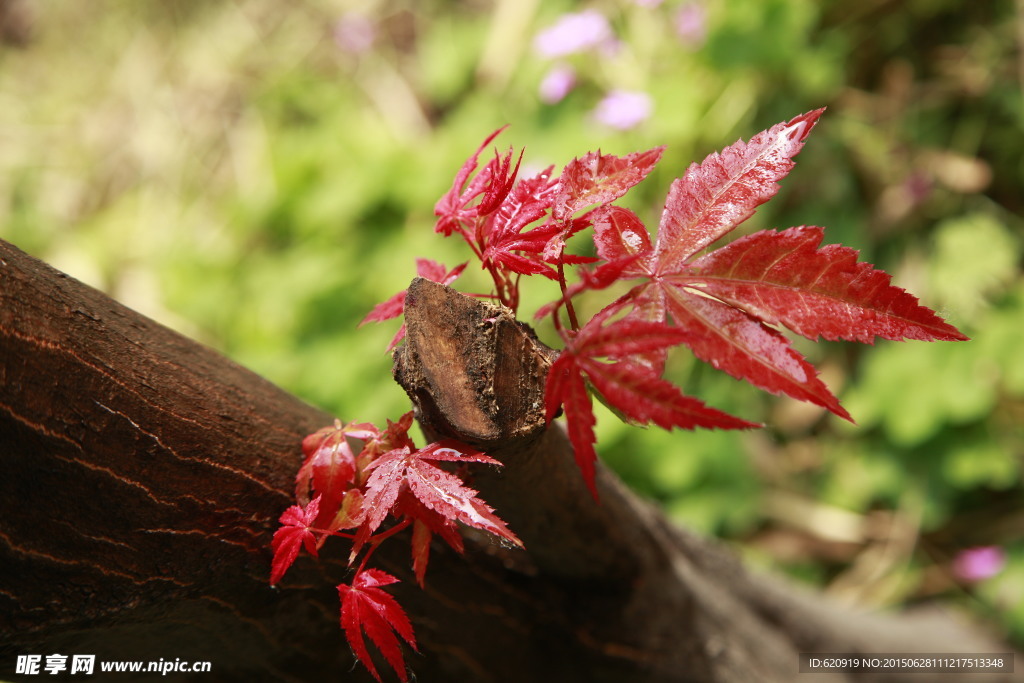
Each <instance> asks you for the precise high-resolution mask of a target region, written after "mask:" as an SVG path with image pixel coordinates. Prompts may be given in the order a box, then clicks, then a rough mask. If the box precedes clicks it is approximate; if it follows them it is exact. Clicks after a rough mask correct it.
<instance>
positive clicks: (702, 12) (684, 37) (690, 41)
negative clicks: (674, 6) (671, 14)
mask: <svg viewBox="0 0 1024 683" xmlns="http://www.w3.org/2000/svg"><path fill="white" fill-rule="evenodd" d="M675 29H676V35H677V36H679V40H680V41H682V42H683V43H684V44H685V45H689V46H691V47H697V46H700V45H703V44H704V40H705V39H706V38H707V32H708V27H707V10H706V9H705V8H704V5H702V4H700V3H699V2H690V3H687V4H685V5H683V6H682V7H680V8H679V9H678V10H677V11H676V16H675Z"/></svg>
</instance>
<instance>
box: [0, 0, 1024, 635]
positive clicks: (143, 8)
mask: <svg viewBox="0 0 1024 683" xmlns="http://www.w3.org/2000/svg"><path fill="white" fill-rule="evenodd" d="M650 5H656V6H650ZM0 7H3V8H4V9H3V12H2V13H0V16H2V17H4V18H3V20H2V21H0V40H2V41H3V43H2V45H0V237H2V238H3V239H6V240H9V241H11V242H13V243H15V244H16V245H17V246H19V247H21V248H22V249H25V250H27V251H29V252H30V253H33V254H35V255H38V256H40V257H42V258H44V259H46V260H48V261H49V262H51V263H53V264H54V265H55V266H57V267H59V268H61V269H63V270H65V271H67V272H69V273H71V274H72V275H74V276H76V277H78V278H80V279H83V280H85V281H87V282H89V283H91V284H94V285H96V286H98V287H100V288H102V289H104V290H106V291H108V292H110V293H111V294H112V295H113V296H115V297H116V298H118V299H120V300H122V301H124V302H125V303H127V304H128V305H130V306H132V307H134V308H136V309H138V310H140V311H142V312H144V313H147V314H148V315H151V316H153V317H155V318H157V319H158V320H161V321H162V322H165V323H166V324H169V325H171V326H172V327H175V328H178V329H180V330H182V331H183V332H185V333H186V334H188V335H190V336H193V337H196V338H198V339H200V340H202V341H205V342H206V343H208V344H210V345H212V346H214V347H216V348H218V349H221V350H223V351H224V352H225V353H226V354H227V355H229V356H231V357H232V358H234V359H236V360H237V361H239V362H241V363H243V364H245V365H247V366H249V367H251V368H253V369H254V370H256V371H257V372H259V373H261V374H263V375H265V376H267V377H268V378H270V379H271V380H273V381H275V382H277V383H279V384H281V385H282V386H284V387H286V388H288V389H289V390H291V391H293V392H295V393H297V394H298V395H300V396H302V397H304V398H305V399H306V400H308V401H310V402H312V403H315V404H317V405H320V406H322V407H324V408H326V409H328V410H330V411H332V412H335V413H336V414H338V415H339V416H341V417H343V418H345V419H354V418H358V419H360V420H372V421H376V422H383V421H384V420H385V418H387V417H397V416H398V415H399V414H401V413H402V412H404V411H405V410H407V409H408V402H407V399H406V397H405V396H404V394H403V392H402V391H401V390H400V389H399V388H398V387H397V385H395V384H394V383H393V382H392V381H391V379H390V359H389V358H388V357H387V356H386V355H385V353H384V349H385V347H386V346H387V343H388V341H389V340H390V338H391V336H392V334H393V333H394V331H395V329H396V328H397V323H395V324H392V325H379V326H378V325H373V326H368V327H364V328H361V329H357V325H358V323H359V321H360V320H361V318H362V317H363V316H364V315H365V314H366V312H367V311H369V309H370V308H371V307H372V306H373V305H374V304H376V303H377V302H379V301H382V300H383V299H385V298H387V297H388V296H390V295H391V294H392V293H394V292H396V291H399V290H401V289H403V288H404V287H405V286H406V285H407V284H408V281H409V279H410V278H411V277H412V275H413V273H414V259H415V258H416V257H417V256H426V257H429V258H433V259H435V260H440V261H442V262H444V263H446V264H447V265H449V266H452V265H455V264H456V263H459V262H461V261H463V260H466V259H467V258H468V256H469V254H468V253H467V252H466V250H464V249H463V248H462V247H461V245H460V244H458V243H456V242H455V241H445V240H442V239H441V238H440V237H438V236H436V235H434V234H433V232H432V230H431V226H432V223H433V221H432V218H433V215H432V208H433V204H434V202H435V201H436V199H437V198H438V197H439V196H440V195H441V194H442V193H443V192H444V191H445V190H446V189H447V186H448V185H449V184H450V182H451V178H452V176H453V174H454V172H455V171H456V169H457V168H458V167H459V165H460V164H461V162H462V161H463V160H464V159H465V158H466V157H467V156H468V155H469V154H470V153H471V152H472V150H473V149H475V148H476V146H477V144H478V143H479V141H480V140H481V139H483V138H484V137H485V136H486V135H487V134H488V133H490V132H491V131H493V130H494V129H496V128H498V127H499V126H501V125H504V124H506V123H510V124H512V125H511V127H510V129H509V130H508V131H507V132H506V133H504V134H503V136H502V138H501V139H499V142H500V143H501V144H502V145H507V144H511V145H515V146H516V147H517V148H518V147H522V146H525V147H526V148H527V151H526V157H525V160H524V163H525V164H526V165H527V166H528V167H529V168H542V167H543V166H545V165H547V164H556V165H561V164H564V163H565V162H566V161H568V160H569V159H571V158H572V157H573V156H576V155H580V154H583V153H585V152H587V151H589V150H592V149H597V148H600V149H602V150H603V151H606V152H611V153H618V154H624V153H628V152H631V151H635V150H639V149H646V148H650V147H653V146H655V145H661V144H666V145H668V150H667V152H666V154H665V157H664V160H663V161H662V162H661V164H660V166H659V168H658V169H657V170H656V171H655V172H654V173H653V174H652V175H651V177H650V178H649V179H648V180H647V181H646V182H645V183H643V184H642V185H641V186H640V187H638V188H636V190H635V191H634V192H633V193H631V195H630V196H629V197H628V198H626V200H625V203H626V204H627V205H628V206H630V207H631V208H633V209H634V210H636V211H637V212H638V213H639V214H640V215H641V216H642V217H644V218H645V219H647V220H648V222H649V224H656V222H657V216H658V212H659V210H660V205H661V201H662V199H663V197H664V193H665V192H666V190H667V188H668V185H669V183H670V182H671V180H672V178H674V177H676V176H678V175H680V174H681V173H682V172H683V170H684V169H685V168H686V166H687V165H688V164H689V163H690V162H692V161H696V160H699V159H701V158H703V157H704V156H705V155H706V154H708V153H710V152H711V151H714V150H717V149H720V148H722V147H724V146H725V145H727V144H729V143H731V142H733V141H735V140H736V139H737V138H740V137H744V138H748V137H750V136H751V135H753V134H754V133H756V132H758V131H760V130H762V129H764V128H766V127H768V126H770V125H772V124H773V123H776V122H778V121H781V120H784V119H788V118H790V117H792V116H794V115H796V114H799V113H802V112H804V111H807V110H809V109H813V108H816V107H819V106H823V105H827V106H828V107H829V110H828V112H827V113H826V114H825V116H824V117H823V119H822V122H821V124H820V125H819V126H818V128H816V130H815V132H814V135H813V136H812V137H811V138H810V140H809V142H808V145H807V147H806V148H805V150H804V151H803V152H802V153H801V155H800V157H799V158H798V160H797V162H798V163H797V166H796V169H795V170H794V172H793V173H792V174H791V176H790V177H789V178H788V179H787V181H786V182H785V183H784V184H783V189H782V191H781V192H780V194H779V195H778V196H777V197H776V198H775V199H774V200H773V201H772V202H771V203H769V204H767V205H765V206H764V207H762V208H761V209H760V210H759V211H758V213H757V214H756V215H755V216H754V217H753V218H752V219H751V220H750V221H749V223H748V225H746V226H744V228H743V229H742V230H741V231H738V232H749V231H752V230H755V229H760V228H765V227H788V226H790V225H799V224H821V225H825V226H826V227H827V232H826V235H827V238H826V239H827V240H828V241H832V242H840V243H843V244H847V245H850V246H853V247H856V248H858V249H860V250H862V257H863V258H864V259H865V260H868V261H871V262H873V263H876V264H878V265H879V266H880V267H883V268H885V269H886V270H888V271H889V272H891V273H893V274H894V279H895V282H896V283H897V284H899V285H901V286H904V287H906V288H908V289H910V290H911V291H913V292H914V293H915V294H916V295H918V296H920V297H921V298H922V299H923V301H924V302H925V303H926V304H928V305H930V306H932V307H934V308H936V309H937V310H939V311H940V312H941V313H942V314H943V315H944V316H946V317H947V318H949V319H950V320H951V321H952V322H953V323H955V324H957V325H959V326H961V328H962V329H963V330H964V331H965V332H966V333H967V334H969V335H970V336H972V337H973V341H971V342H968V343H962V344H947V343H943V344H923V343H915V342H908V343H905V344H904V343H891V342H880V343H879V344H877V346H876V347H875V348H867V347H855V345H850V344H828V343H823V344H819V345H813V344H805V343H804V342H802V341H799V342H798V348H800V349H801V350H802V351H803V352H804V353H806V354H807V355H808V356H809V357H810V358H811V359H812V360H813V361H814V362H815V363H816V364H818V366H819V367H820V368H822V371H823V377H824V378H825V380H826V381H827V383H828V384H829V385H830V386H832V387H833V388H834V389H835V390H836V391H837V392H839V395H840V397H841V398H842V399H843V401H844V404H845V405H846V406H847V408H848V409H849V410H850V412H851V413H852V414H853V416H854V418H855V419H856V420H857V425H856V426H853V425H848V424H845V423H841V421H839V420H835V419H832V418H828V417H825V416H823V415H822V414H821V411H819V410H817V409H815V408H810V407H807V406H804V405H800V404H796V403H794V402H792V401H789V400H788V399H779V398H775V397H766V396H763V395H761V394H759V393H758V392H756V391H754V390H752V389H750V388H749V387H745V386H744V385H741V384H739V383H737V382H735V381H733V380H732V379H730V378H726V377H722V376H720V375H719V374H718V373H716V372H715V371H713V370H711V369H710V368H707V367H705V366H703V365H701V364H700V363H696V362H694V361H693V360H692V359H690V358H686V357H680V358H677V359H674V360H673V366H672V368H671V372H672V375H673V378H674V379H675V380H677V381H679V382H680V383H681V384H682V385H683V386H684V387H685V389H686V390H687V391H688V392H690V393H693V394H694V395H697V396H700V397H701V398H703V399H704V400H706V401H707V402H708V403H710V404H711V405H714V406H716V407H719V408H722V409H724V410H727V411H732V412H734V413H735V414H738V415H740V416H742V417H745V418H748V419H755V420H762V421H763V422H765V423H766V425H767V427H766V429H765V430H762V431H761V432H758V433H748V434H731V433H730V434H727V433H713V432H707V433H694V434H687V433H668V434H666V433H663V432H660V431H658V430H650V431H643V430H637V429H634V428H631V427H626V426H624V425H622V424H620V423H618V422H616V421H615V420H614V418H612V417H611V416H610V415H608V414H606V413H601V414H599V417H598V419H599V424H598V430H599V439H600V441H599V449H600V450H601V452H602V454H603V456H604V457H605V459H606V460H607V462H608V463H610V464H611V465H612V466H613V467H615V468H616V469H617V470H618V471H619V472H620V473H621V474H622V475H623V476H624V477H625V478H626V479H627V480H628V481H629V482H630V483H631V484H632V485H633V486H634V487H635V488H637V489H638V490H639V491H640V492H642V493H643V494H644V495H647V496H650V497H652V498H654V499H656V500H658V501H660V502H661V503H662V504H663V505H664V506H665V508H666V509H667V510H668V511H669V513H670V514H672V515H673V516H674V517H676V518H677V519H679V520H680V521H681V522H682V523H684V524H687V525H689V526H691V527H694V528H697V529H699V530H701V531H704V532H707V533H713V534H717V535H719V536H722V537H724V538H727V539H730V540H731V541H733V542H735V543H736V544H737V547H739V548H742V550H743V552H744V553H746V554H749V555H750V557H751V558H752V559H753V560H754V561H755V562H762V563H766V564H770V565H774V566H778V567H781V568H783V569H785V570H787V571H791V572H792V573H794V574H795V575H798V576H801V577H804V578H805V579H807V580H810V581H814V582H817V583H819V584H821V585H823V586H824V587H825V589H826V590H827V591H828V592H831V593H833V594H836V595H839V596H841V597H843V598H846V599H850V600H853V601H857V602H860V603H863V604H871V605H892V604H902V603H906V602H911V601H916V600H921V599H926V598H935V597H941V598H943V599H945V600H947V601H948V602H950V603H951V604H957V605H961V606H963V607H964V608H965V609H968V610H971V611H972V612H974V613H975V615H977V616H979V617H980V618H982V619H986V620H990V621H992V622H993V623H996V624H998V625H1000V626H1001V627H1002V628H1003V629H1005V631H1006V633H1008V634H1012V635H1013V637H1015V638H1017V642H1018V643H1024V612H1022V609H1021V605H1022V604H1024V600H1022V599H1021V596H1022V590H1024V589H1022V586H1024V578H1022V577H1024V545H1022V543H1024V542H1022V536H1024V533H1022V529H1024V521H1022V520H1024V503H1022V500H1024V496H1022V493H1024V474H1022V472H1024V468H1022V462H1024V427H1022V424H1024V353H1022V352H1021V350H1020V338H1021V332H1022V327H1024V325H1022V323H1024V279H1022V277H1021V271H1020V265H1021V256H1022V250H1024V231H1022V222H1021V215H1022V200H1021V198H1022V196H1024V195H1021V192H1020V188H1021V186H1022V184H1024V163H1022V162H1021V158H1022V157H1021V154H1020V141H1021V139H1022V132H1024V102H1022V96H1021V83H1022V80H1024V74H1022V71H1021V70H1022V68H1024V67H1022V66H1021V63H1020V62H1019V54H1020V51H1021V46H1020V45H1019V43H1018V41H1019V34H1018V33H1017V32H1016V30H1017V26H1018V25H1019V22H1021V21H1024V19H1022V18H1021V17H1020V16H1018V12H1019V11H1020V10H1019V8H1018V7H1017V6H1015V4H1014V3H1013V2H1011V0H989V1H987V2H980V3H963V2H960V1H959V0H913V1H910V2H895V1H893V0H872V1H871V2H863V1H861V0H826V1H824V2H821V1H819V0H730V2H728V3H720V2H710V1H709V2H706V3H700V2H689V1H686V2H683V1H680V0H675V1H673V0H665V1H664V2H662V3H660V4H657V3H650V2H649V3H639V2H631V1H627V0H618V1H616V0H603V1H602V0H594V1H593V2H588V3H577V2H569V1H568V0H562V1H553V2H544V3H541V2H540V1H539V0H494V1H493V2H487V1H484V0H464V1H463V2H457V3H443V2H439V1H438V0H428V1H421V2H415V1H414V0H361V1H356V0H296V1H294V2H287V3H281V2H277V1H275V0H237V1H236V2H231V3H209V2H201V1H200V0H167V1H164V2H133V1H130V0H95V1H94V2H90V3H70V2H69V3H30V2H26V1H24V0H11V1H10V2H6V3H0ZM585 8H589V9H594V10H597V11H599V12H601V13H603V15H604V16H606V17H607V18H608V20H609V22H610V26H611V28H612V30H613V32H614V34H615V36H616V37H617V42H616V44H615V47H614V49H596V50H592V51H589V52H586V53H581V54H573V55H567V56H565V57H561V58H558V59H550V58H547V57H544V56H543V55H540V54H538V53H537V51H536V47H535V44H534V38H535V36H536V35H537V34H538V32H540V31H541V30H543V29H545V28H547V27H550V26H552V25H553V24H554V23H555V22H557V21H558V20H559V18H560V17H561V16H562V15H563V14H564V13H565V12H570V11H580V10H582V9H585ZM685 12H688V13H689V14H687V15H686V16H688V17H689V24H687V27H686V28H685V30H684V29H681V28H680V24H681V23H682V17H683V15H684V13H685ZM360 31H361V32H360ZM360 40H364V41H368V42H364V43H362V44H361V43H360V42H359V41H360ZM353 41H354V42H353ZM556 62H559V63H564V64H566V65H568V66H570V67H572V68H573V69H574V70H575V74H576V83H575V87H574V88H573V89H572V90H571V91H570V92H568V94H567V95H566V96H565V97H564V98H563V99H561V100H560V101H558V102H555V103H545V101H543V100H542V98H541V97H540V96H539V94H538V88H539V86H540V83H541V81H542V79H543V78H544V77H545V75H546V74H547V73H548V71H549V69H550V68H551V67H552V66H553V64H555V63H556ZM612 90H627V91H634V92H644V93H647V95H649V97H650V100H651V102H652V105H653V113H652V115H651V116H650V117H649V118H647V119H646V120H645V121H643V122H641V123H640V124H639V125H637V126H635V127H633V128H630V129H628V130H620V129H616V128H613V127H608V126H606V125H602V124H601V123H600V122H599V121H598V120H597V119H596V118H595V116H594V115H593V111H594V109H595V107H596V106H597V105H598V103H599V101H600V100H601V98H602V97H603V96H604V94H605V93H607V92H610V91H612ZM471 271H472V272H470V273H469V274H468V275H467V276H464V278H463V280H462V281H460V283H459V284H460V285H461V288H462V289H463V290H466V291H479V290H481V289H484V288H486V287H487V283H486V281H485V280H484V279H483V278H482V277H481V276H480V273H479V272H478V271H474V270H472V269H471ZM531 284H532V283H528V284H527V291H526V292H524V295H525V299H526V301H525V303H524V307H523V313H524V314H525V315H529V314H530V312H531V311H532V309H533V307H535V306H536V305H537V304H539V303H543V302H545V301H547V300H549V299H550V298H552V291H551V288H550V285H549V284H548V283H540V284H539V285H537V286H536V287H533V288H532V289H531V288H530V285H531ZM600 305H601V300H598V299H595V300H592V301H590V302H587V303H585V304H584V308H587V307H588V306H589V307H590V309H591V310H594V309H596V307H597V306H600ZM540 333H541V335H542V336H543V337H544V338H546V339H550V336H547V335H549V332H548V331H546V330H544V329H541V330H540ZM794 501H796V502H794ZM499 513H500V511H499ZM978 545H997V546H1000V547H1003V548H1006V549H1007V553H1008V560H1007V565H1006V567H1005V568H1004V569H1003V570H1002V571H1001V572H1000V573H999V574H997V575H996V576H995V577H994V578H992V579H989V580H987V581H982V582H980V583H978V584H974V583H972V582H969V581H965V580H962V579H958V578H957V577H956V576H955V575H954V573H953V572H952V570H951V566H952V562H953V560H954V558H955V557H956V556H957V554H958V553H959V552H960V551H961V550H963V549H965V548H969V547H972V546H978Z"/></svg>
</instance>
